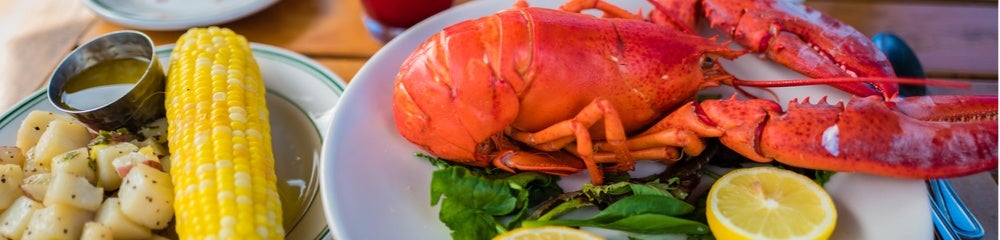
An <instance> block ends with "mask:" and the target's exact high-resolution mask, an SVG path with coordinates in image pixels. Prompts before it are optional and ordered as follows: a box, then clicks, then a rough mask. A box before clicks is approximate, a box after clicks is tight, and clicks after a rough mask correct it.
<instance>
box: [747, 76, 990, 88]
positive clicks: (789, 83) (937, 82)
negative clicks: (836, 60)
mask: <svg viewBox="0 0 1000 240" xmlns="http://www.w3.org/2000/svg"><path fill="white" fill-rule="evenodd" d="M873 82H881V83H905V84H913V85H923V86H941V87H951V88H970V87H971V86H972V84H970V83H968V82H960V81H952V80H946V79H934V78H889V77H856V78H854V77H842V78H816V79H794V80H746V79H733V84H738V85H743V86H751V87H795V86H808V85H819V84H831V83H873Z"/></svg>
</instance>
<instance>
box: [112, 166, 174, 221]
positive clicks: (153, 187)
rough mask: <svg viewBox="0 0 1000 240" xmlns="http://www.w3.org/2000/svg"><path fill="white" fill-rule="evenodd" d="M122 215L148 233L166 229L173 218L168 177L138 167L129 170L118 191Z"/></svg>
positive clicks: (171, 189)
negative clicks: (123, 213) (152, 230)
mask: <svg viewBox="0 0 1000 240" xmlns="http://www.w3.org/2000/svg"><path fill="white" fill-rule="evenodd" d="M118 198H119V199H121V207H122V212H125V215H126V216H128V217H129V219H132V220H134V221H135V222H137V223H139V224H141V225H143V226H146V227H148V228H151V229H163V228H165V227H167V223H168V222H170V218H172V217H173V216H174V208H173V204H172V202H173V201H174V186H173V184H172V183H171V182H170V175H168V174H167V173H165V172H161V171H159V170H156V169H154V168H153V167H150V166H147V165H144V164H139V165H135V166H134V167H132V170H131V171H129V173H128V175H126V176H125V178H124V180H123V182H122V187H121V189H119V190H118Z"/></svg>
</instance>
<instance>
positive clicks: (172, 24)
mask: <svg viewBox="0 0 1000 240" xmlns="http://www.w3.org/2000/svg"><path fill="white" fill-rule="evenodd" d="M83 2H84V3H85V4H86V5H87V7H88V8H90V9H91V10H93V11H94V12H95V13H97V15H100V16H101V17H102V18H104V19H107V20H108V21H112V22H115V23H118V24H121V25H124V26H128V27H133V28H137V29H145V30H183V29H188V28H191V27H202V26H209V25H215V24H220V23H226V22H230V21H233V20H236V19H240V18H242V17H246V16H248V15H250V14H253V13H256V12H258V11H260V10H263V9H265V8H267V7H269V6H271V5H273V4H274V3H277V2H278V0H85V1H83Z"/></svg>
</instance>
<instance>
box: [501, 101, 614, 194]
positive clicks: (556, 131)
mask: <svg viewBox="0 0 1000 240" xmlns="http://www.w3.org/2000/svg"><path fill="white" fill-rule="evenodd" d="M600 120H603V122H604V125H603V126H604V129H603V130H604V132H605V133H604V135H605V137H606V138H607V139H606V141H607V143H608V149H611V150H612V151H613V152H615V153H616V155H617V157H616V159H617V161H616V163H615V166H619V167H622V166H624V167H627V168H629V169H631V168H632V166H634V162H633V159H632V158H631V156H630V155H629V154H628V151H627V147H626V146H625V130H624V128H623V127H622V123H621V119H620V118H619V116H618V112H617V111H615V108H614V106H612V104H611V102H609V101H607V100H605V99H603V98H597V99H595V100H594V101H593V102H591V103H590V104H588V105H587V106H586V107H584V108H583V110H581V111H580V112H579V113H578V114H577V115H576V116H575V117H573V118H572V119H569V120H565V121H562V122H559V123H556V124H553V125H552V126H549V127H547V128H545V129H542V130H540V131H537V132H534V133H531V132H523V131H518V130H515V129H509V130H508V135H509V136H510V137H511V138H513V139H515V140H517V141H519V142H523V143H525V144H527V145H529V146H531V147H533V148H536V149H539V150H542V151H558V150H561V149H563V148H565V147H566V146H568V145H570V143H575V145H574V146H575V149H574V151H573V152H574V153H575V154H576V155H577V156H579V157H580V159H582V160H583V162H584V164H585V165H586V166H587V169H588V170H590V175H591V181H593V183H594V184H597V185H600V184H602V183H603V179H604V175H603V174H604V172H603V170H602V169H601V168H600V167H599V166H597V162H595V161H594V158H593V155H594V148H593V144H592V143H593V140H592V139H591V135H590V128H591V127H592V126H594V125H595V124H597V122H598V121H600ZM514 168H518V167H517V166H514Z"/></svg>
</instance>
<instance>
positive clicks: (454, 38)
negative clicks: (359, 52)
mask: <svg viewBox="0 0 1000 240" xmlns="http://www.w3.org/2000/svg"><path fill="white" fill-rule="evenodd" d="M492 23H493V22H492V21H466V22H462V23H460V24H457V25H454V26H451V27H449V28H447V29H445V30H444V31H443V32H440V33H438V34H435V35H434V36H432V37H431V38H430V39H428V41H426V42H424V43H422V44H421V45H420V46H419V47H418V48H417V50H416V51H414V52H413V54H412V55H411V56H410V57H409V58H407V60H406V61H405V62H404V63H403V65H402V67H401V69H400V72H399V74H398V75H397V76H396V82H395V91H394V93H393V112H394V117H395V121H396V127H397V129H398V130H399V132H400V133H401V134H402V135H403V137H405V138H406V139H408V140H410V141H411V142H413V143H415V144H417V145H419V146H421V147H422V148H424V149H425V150H427V151H429V152H431V153H433V154H435V155H437V156H439V157H443V158H447V159H451V160H454V161H459V162H463V163H466V164H471V165H477V166H487V165H489V159H488V157H487V156H485V155H484V154H485V153H488V152H489V151H490V149H489V148H491V147H492V146H491V145H492V143H490V142H489V140H490V138H491V137H493V136H495V135H497V134H499V133H502V132H503V129H504V128H505V127H506V126H507V125H509V124H510V122H512V121H513V119H514V117H515V116H517V106H518V104H519V103H518V99H517V97H516V95H515V93H514V89H513V88H512V87H511V86H510V85H509V84H508V82H506V81H504V79H502V78H500V77H497V76H496V75H495V74H494V71H493V69H492V68H491V67H490V65H489V64H490V61H489V59H488V58H485V57H484V56H487V55H488V53H487V52H488V51H487V49H493V48H489V47H490V46H487V44H486V43H485V42H490V41H488V40H484V39H481V37H483V34H482V32H484V31H485V32H491V31H494V29H489V28H493V27H496V26H494V25H492ZM487 37H488V36H487ZM493 37H498V36H493ZM493 54H495V53H493ZM484 148H485V149H484Z"/></svg>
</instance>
